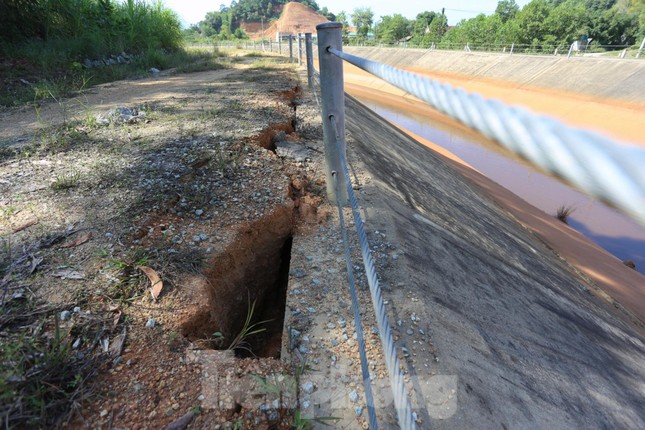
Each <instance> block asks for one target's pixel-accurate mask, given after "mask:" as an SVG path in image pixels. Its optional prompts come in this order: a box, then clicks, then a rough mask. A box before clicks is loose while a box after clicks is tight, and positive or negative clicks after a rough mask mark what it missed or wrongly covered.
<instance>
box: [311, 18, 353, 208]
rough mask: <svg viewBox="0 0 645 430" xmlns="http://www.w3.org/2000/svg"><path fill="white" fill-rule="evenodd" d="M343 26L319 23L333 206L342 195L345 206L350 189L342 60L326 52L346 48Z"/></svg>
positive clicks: (328, 176)
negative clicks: (346, 172)
mask: <svg viewBox="0 0 645 430" xmlns="http://www.w3.org/2000/svg"><path fill="white" fill-rule="evenodd" d="M342 28H343V24H342V23H340V22H324V23H322V24H318V25H317V26H316V30H317V31H318V62H319V64H320V96H321V110H322V123H323V135H324V140H325V177H326V181H327V196H328V197H329V200H330V201H331V203H332V204H334V205H336V204H337V201H338V197H340V204H341V205H342V206H345V205H347V203H348V198H347V188H346V185H345V183H346V182H345V181H346V180H345V174H344V169H343V166H342V164H341V158H340V154H341V152H342V154H345V153H346V143H345V92H344V79H343V60H341V59H340V58H338V57H336V56H335V55H332V54H331V53H329V52H328V51H327V48H333V49H337V50H342V49H343V39H342ZM332 121H333V124H332ZM345 159H347V158H345ZM336 184H338V185H337V187H336ZM337 190H338V191H337Z"/></svg>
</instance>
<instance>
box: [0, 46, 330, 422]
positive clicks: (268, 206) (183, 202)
mask: <svg viewBox="0 0 645 430" xmlns="http://www.w3.org/2000/svg"><path fill="white" fill-rule="evenodd" d="M299 85H300V82H299V77H298V75H297V73H296V71H295V69H294V67H293V66H291V65H288V64H285V63H284V61H283V60H279V59H275V58H273V59H261V60H258V59H256V58H254V57H250V58H244V57H241V59H239V60H238V61H236V62H233V63H231V65H230V67H229V68H227V69H225V70H218V71H207V72H199V73H193V74H187V75H175V74H172V73H166V74H162V75H160V76H156V77H151V78H149V79H142V80H137V81H123V82H115V83H111V84H107V85H102V86H99V87H96V88H94V89H92V90H91V91H89V92H87V93H85V94H82V95H79V96H77V97H75V98H73V99H69V100H59V101H58V102H53V101H52V102H50V103H47V104H44V105H42V106H38V107H36V108H34V107H22V108H17V109H5V110H4V111H2V112H1V116H0V123H1V124H2V127H1V129H2V131H1V132H0V142H2V147H1V148H0V153H1V155H2V161H1V162H0V190H1V195H0V241H1V247H0V253H1V258H0V259H1V260H2V261H3V262H4V263H3V265H2V267H1V269H2V276H3V277H2V280H1V281H0V286H1V287H2V290H3V301H2V305H3V319H2V341H3V343H5V345H9V344H10V343H11V342H14V341H15V338H13V337H12V334H11V330H16V329H17V328H20V330H23V331H24V332H26V333H28V334H29V335H33V336H37V335H43V333H44V336H45V337H47V338H53V337H55V336H54V333H63V343H64V345H66V346H68V347H69V348H70V349H69V351H70V354H72V355H75V356H82V357H89V356H92V357H97V358H98V360H97V361H96V363H100V364H97V366H98V367H97V369H96V370H97V371H96V374H95V375H89V376H88V377H87V379H86V380H85V379H84V380H83V384H82V385H83V390H82V392H79V390H76V391H75V392H74V396H75V397H74V399H76V400H75V402H74V403H73V404H72V405H71V413H70V414H69V415H64V416H63V417H62V418H63V420H62V421H61V420H54V421H57V422H58V424H62V425H64V426H70V427H74V428H133V429H135V428H163V427H164V426H166V425H168V424H170V423H173V422H175V421H177V420H180V421H179V423H181V418H182V417H183V418H184V420H188V421H189V422H192V424H191V425H192V427H191V428H219V426H223V428H233V427H234V426H238V427H236V428H241V427H239V426H240V425H243V428H288V427H289V425H291V423H292V421H293V409H289V410H287V409H284V408H282V407H281V406H280V407H279V408H277V409H276V408H274V409H271V410H269V409H266V408H265V409H258V408H257V407H254V408H251V407H250V406H248V405H247V404H244V405H241V404H238V403H235V402H233V403H232V405H231V407H227V408H214V409H208V408H202V401H204V399H205V393H204V392H203V388H202V386H201V384H200V383H199V381H200V380H201V379H202V377H203V376H204V374H207V371H206V370H204V366H203V364H202V363H201V362H200V359H198V358H195V360H192V361H191V360H190V359H188V358H187V357H188V355H190V354H188V355H187V350H189V351H190V350H195V351H200V350H205V351H208V350H209V349H210V348H221V349H227V348H229V349H231V350H233V351H234V352H235V353H236V354H241V356H250V357H255V356H256V355H262V356H265V357H267V358H266V359H254V358H247V359H237V360H235V361H234V362H232V363H233V364H231V363H229V362H228V361H227V360H228V358H227V357H229V356H228V355H227V353H222V354H223V355H219V356H217V357H219V358H215V359H213V360H214V361H215V362H216V363H217V362H218V360H223V361H222V362H226V363H229V364H228V365H227V366H229V367H231V368H232V369H233V370H231V373H230V375H237V377H241V376H243V375H249V374H256V375H259V376H262V375H267V374H278V375H292V374H293V369H292V368H291V367H290V364H289V363H287V362H284V361H280V360H276V358H279V356H280V348H281V342H282V340H281V334H282V319H281V318H282V315H281V314H283V313H284V306H285V303H284V302H285V300H286V298H285V295H286V279H285V277H287V276H288V270H289V269H288V261H287V260H288V259H289V258H290V256H289V252H287V251H286V249H287V245H288V246H289V247H290V244H291V241H292V237H293V236H294V235H307V234H309V233H308V232H310V231H312V229H314V228H316V226H318V225H320V224H321V223H324V222H325V220H326V219H327V217H328V215H329V214H330V209H329V208H325V207H323V206H324V205H323V206H321V204H322V202H323V198H322V195H323V193H324V182H323V180H322V169H321V168H320V160H319V158H320V157H321V155H320V151H319V150H316V149H315V147H317V146H319V143H320V139H321V130H320V123H319V121H320V120H319V114H318V113H317V111H316V110H315V109H313V108H308V109H304V108H303V109H297V107H298V105H299V102H298V99H299V97H300V96H301V91H300V89H299ZM117 106H123V107H128V108H133V109H135V110H136V111H137V112H138V113H139V115H138V116H137V117H136V118H134V119H132V120H130V121H121V120H119V119H114V118H112V119H110V121H109V122H108V123H107V124H102V123H101V121H100V119H101V118H102V117H98V118H99V120H97V115H99V114H105V113H106V112H107V111H108V110H109V109H111V108H114V107H117ZM142 113H143V114H142ZM281 142H290V143H292V144H297V145H301V146H302V147H303V148H305V149H306V148H310V149H307V151H309V154H310V157H308V158H305V159H299V160H298V161H296V160H294V159H292V158H288V157H285V158H282V157H280V156H278V155H276V153H275V149H276V144H278V145H279V144H280V143H281ZM260 248H262V249H260ZM285 261H286V266H285ZM281 262H282V263H281ZM281 264H282V267H281ZM285 270H286V271H285ZM267 279H272V281H270V282H269V283H268V284H267V282H266V280H267ZM280 282H281V283H282V285H284V286H285V289H284V291H282V292H281V293H280V294H281V295H280V294H274V292H273V290H271V288H274V284H276V283H278V284H279V283H280ZM159 289H161V290H160V291H159ZM152 291H156V294H157V295H158V297H154V295H155V293H152ZM22 300H27V301H28V303H29V306H30V308H36V309H41V310H42V315H41V316H42V317H41V318H27V317H25V315H31V316H33V315H32V313H28V312H26V311H25V307H24V306H22V305H20V306H18V305H17V303H18V301H22ZM20 303H22V302H20ZM251 306H255V311H254V312H249V309H251ZM281 309H282V310H281ZM249 314H251V315H250V317H251V322H252V323H253V324H259V325H258V326H256V327H261V330H260V332H264V331H265V330H266V331H267V335H266V336H264V337H263V336H261V335H262V333H260V335H259V336H256V337H255V338H254V336H253V335H249V336H247V337H244V336H243V337H241V338H239V339H237V338H236V334H238V333H240V332H242V330H243V328H244V320H245V319H246V318H247V316H249ZM55 317H59V319H56V318H55ZM265 320H266V321H271V322H272V323H271V324H269V323H267V324H266V325H265V324H264V323H263V321H265ZM270 326H271V327H270ZM57 328H58V330H57ZM257 337H260V339H257ZM57 339H58V338H57ZM236 342H237V343H236ZM191 354H192V353H191ZM197 355H199V353H198V352H196V353H195V354H193V355H190V356H197ZM211 361H212V360H211ZM211 364H212V363H211ZM206 401H208V399H206ZM259 402H260V403H262V400H261V399H260V400H259ZM255 406H257V405H255ZM293 406H295V405H293ZM5 412H6V413H7V417H3V421H4V420H5V418H6V419H7V422H11V420H12V419H18V418H17V417H18V414H19V412H17V411H16V410H8V411H5V410H3V414H5ZM54 421H53V422H54ZM16 422H19V421H16ZM22 422H23V424H24V422H25V421H22ZM38 422H39V421H38V420H32V421H31V423H32V424H34V425H38Z"/></svg>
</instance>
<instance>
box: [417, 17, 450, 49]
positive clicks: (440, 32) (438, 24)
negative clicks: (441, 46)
mask: <svg viewBox="0 0 645 430" xmlns="http://www.w3.org/2000/svg"><path fill="white" fill-rule="evenodd" d="M447 30H448V18H446V15H443V14H441V15H440V14H437V16H436V17H435V19H433V20H432V22H431V23H430V25H429V26H428V32H427V33H426V34H425V35H424V37H423V42H424V43H425V44H426V45H430V44H432V43H439V42H440V41H441V39H442V38H443V36H444V34H446V31H447Z"/></svg>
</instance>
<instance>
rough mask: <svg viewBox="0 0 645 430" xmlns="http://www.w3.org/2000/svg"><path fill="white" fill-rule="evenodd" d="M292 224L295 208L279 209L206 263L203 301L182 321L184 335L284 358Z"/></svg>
mask: <svg viewBox="0 0 645 430" xmlns="http://www.w3.org/2000/svg"><path fill="white" fill-rule="evenodd" d="M293 226H294V223H293V209H292V207H288V206H281V207H277V208H275V209H274V210H273V211H272V212H271V213H269V214H268V215H266V216H264V217H263V218H261V219H259V220H257V221H255V222H253V223H251V224H249V225H248V226H246V227H244V228H242V229H241V230H240V231H239V232H238V234H237V237H236V239H235V240H234V241H233V242H232V243H231V244H230V245H229V246H228V247H227V248H226V249H225V250H224V252H222V253H221V254H219V255H217V256H216V257H214V258H213V259H212V260H211V261H210V262H208V263H206V265H205V266H206V269H205V270H204V275H205V276H206V278H207V283H206V284H205V285H206V286H205V287H204V289H205V291H203V292H202V294H203V299H202V301H201V302H202V304H201V305H200V307H199V308H198V309H197V310H196V312H195V313H194V314H193V315H192V316H191V317H190V318H189V319H188V321H186V322H185V323H184V324H183V325H182V332H183V333H184V335H185V336H187V337H188V338H189V339H190V340H191V341H193V342H197V343H199V344H201V345H203V346H204V347H208V348H214V349H234V350H235V351H236V354H237V355H238V356H249V355H251V356H252V355H257V356H261V357H275V358H279V357H280V346H281V340H282V324H283V321H284V306H285V301H286V292H287V281H288V277H289V259H290V255H291V243H292V234H293ZM245 323H246V324H245ZM250 327H251V328H253V330H249V328H250ZM258 330H259V333H256V334H253V335H246V333H245V332H249V331H258Z"/></svg>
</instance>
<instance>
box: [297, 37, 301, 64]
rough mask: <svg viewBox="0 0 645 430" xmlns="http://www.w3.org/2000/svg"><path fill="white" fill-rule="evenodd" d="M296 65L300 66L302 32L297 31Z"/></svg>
mask: <svg viewBox="0 0 645 430" xmlns="http://www.w3.org/2000/svg"><path fill="white" fill-rule="evenodd" d="M298 65H299V66H302V33H298Z"/></svg>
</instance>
